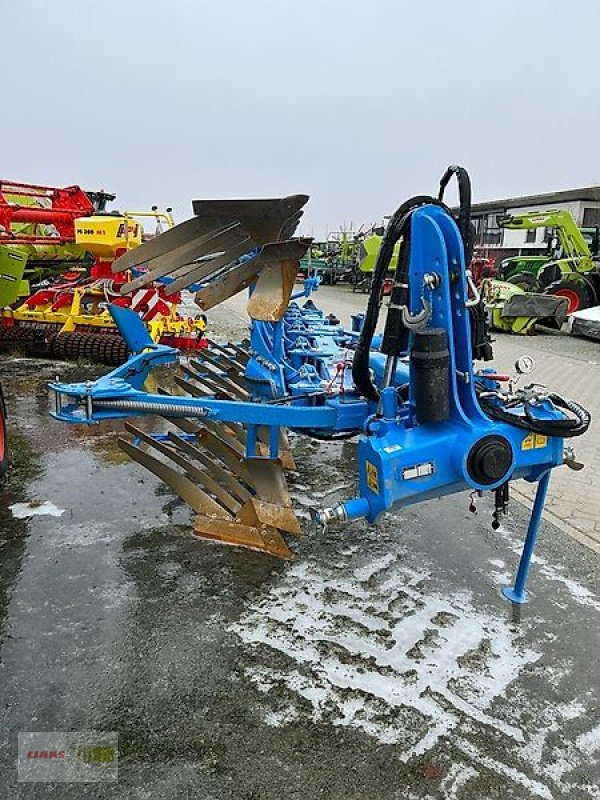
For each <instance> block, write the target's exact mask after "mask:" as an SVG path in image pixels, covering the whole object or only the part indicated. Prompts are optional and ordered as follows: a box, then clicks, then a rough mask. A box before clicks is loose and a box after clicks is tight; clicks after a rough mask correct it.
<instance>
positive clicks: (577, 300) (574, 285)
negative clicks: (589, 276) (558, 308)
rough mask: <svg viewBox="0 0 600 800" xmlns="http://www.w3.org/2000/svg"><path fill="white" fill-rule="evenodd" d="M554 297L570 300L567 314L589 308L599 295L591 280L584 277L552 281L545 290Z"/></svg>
mask: <svg viewBox="0 0 600 800" xmlns="http://www.w3.org/2000/svg"><path fill="white" fill-rule="evenodd" d="M545 293H546V294H551V295H554V297H566V298H567V301H568V306H567V314H572V313H573V312H574V311H579V310H580V309H582V308H589V307H590V306H593V305H595V304H596V303H597V296H596V292H595V290H594V287H593V285H592V284H591V282H589V281H587V280H585V278H583V276H582V279H581V280H578V281H574V280H570V281H569V280H562V281H555V283H551V284H550V286H548V288H547V289H546V291H545Z"/></svg>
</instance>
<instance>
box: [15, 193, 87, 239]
mask: <svg viewBox="0 0 600 800" xmlns="http://www.w3.org/2000/svg"><path fill="white" fill-rule="evenodd" d="M11 198H14V199H11ZM95 210H96V209H95V208H94V205H93V204H92V202H91V200H90V199H89V197H88V196H87V195H86V193H85V192H84V191H82V190H81V189H80V188H79V186H66V187H65V188H64V189H58V188H55V187H52V186H39V185H37V184H34V183H18V182H17V181H3V180H0V243H2V244H12V245H15V244H48V238H49V236H48V234H47V233H43V232H39V231H38V230H37V226H39V225H52V226H53V227H54V228H55V229H56V234H53V235H52V237H51V238H52V239H53V243H54V244H59V243H65V242H74V241H75V220H76V219H77V218H78V217H87V216H89V215H90V214H93V213H94V211H95ZM19 224H20V225H24V226H33V230H32V231H28V230H26V229H25V230H23V229H21V230H19V229H18V228H15V226H18V225H19Z"/></svg>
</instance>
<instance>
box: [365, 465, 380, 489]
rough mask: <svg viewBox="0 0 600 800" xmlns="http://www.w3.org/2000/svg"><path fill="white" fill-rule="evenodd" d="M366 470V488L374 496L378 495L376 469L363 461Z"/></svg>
mask: <svg viewBox="0 0 600 800" xmlns="http://www.w3.org/2000/svg"><path fill="white" fill-rule="evenodd" d="M365 466H366V468H367V486H368V487H369V489H370V490H371V491H372V492H373V493H374V494H379V475H378V474H377V467H376V466H375V464H371V462H370V461H365Z"/></svg>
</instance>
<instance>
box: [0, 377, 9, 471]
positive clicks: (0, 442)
mask: <svg viewBox="0 0 600 800" xmlns="http://www.w3.org/2000/svg"><path fill="white" fill-rule="evenodd" d="M7 471H8V437H7V434H6V404H5V402H4V395H3V394H2V386H0V478H2V476H3V475H6V472H7Z"/></svg>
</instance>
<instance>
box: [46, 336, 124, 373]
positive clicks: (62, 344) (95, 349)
mask: <svg viewBox="0 0 600 800" xmlns="http://www.w3.org/2000/svg"><path fill="white" fill-rule="evenodd" d="M53 355H54V356H55V358H60V359H61V360H63V361H95V362H98V363H100V364H106V365H108V366H110V367H118V366H119V365H120V364H123V363H124V362H125V361H127V356H128V350H127V344H126V343H125V341H124V339H122V338H121V337H120V336H116V335H115V334H112V333H106V334H104V333H78V332H75V333H61V334H59V335H58V336H57V337H56V338H55V339H54V342H53Z"/></svg>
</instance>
